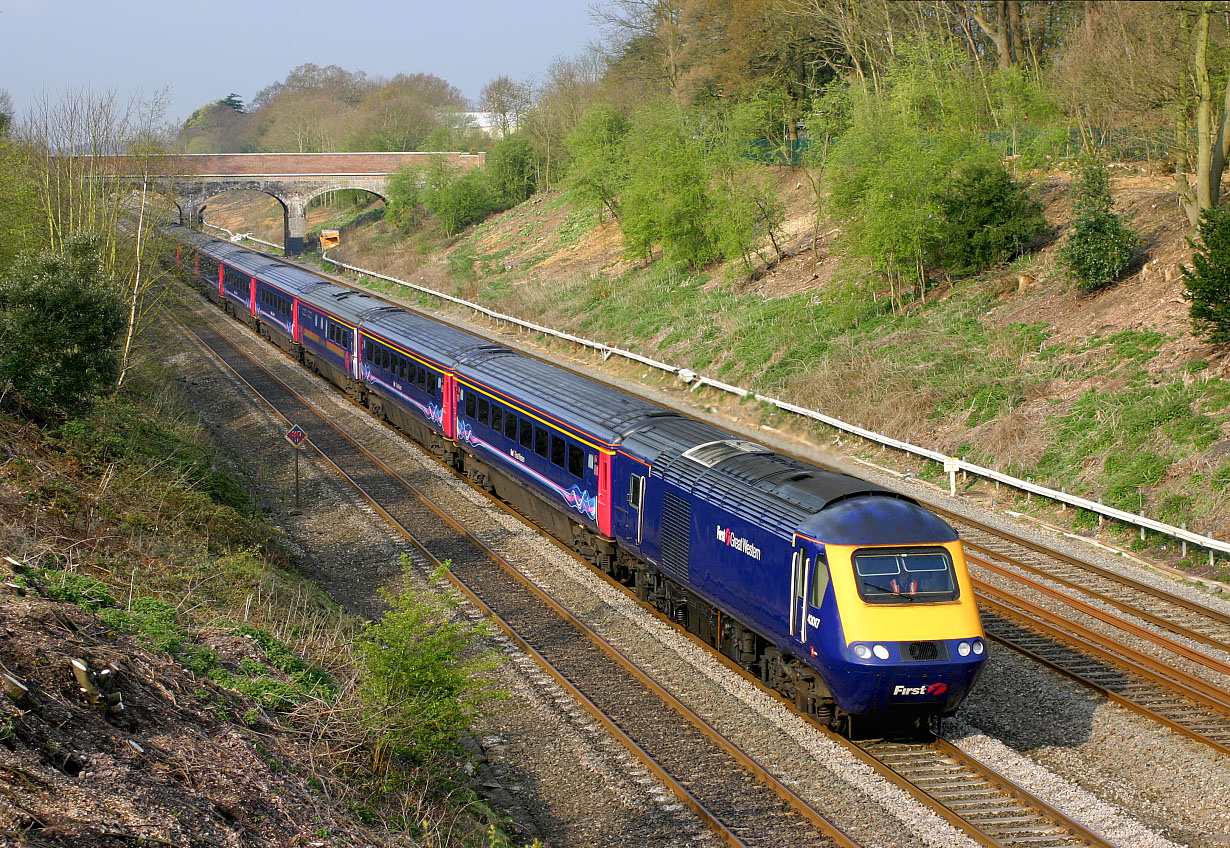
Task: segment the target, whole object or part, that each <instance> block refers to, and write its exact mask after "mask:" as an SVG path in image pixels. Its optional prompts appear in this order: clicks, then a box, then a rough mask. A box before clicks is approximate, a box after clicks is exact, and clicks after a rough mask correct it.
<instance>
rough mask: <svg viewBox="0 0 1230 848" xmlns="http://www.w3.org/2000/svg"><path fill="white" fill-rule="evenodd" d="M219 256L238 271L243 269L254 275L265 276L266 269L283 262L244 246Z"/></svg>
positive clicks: (279, 265)
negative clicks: (236, 250)
mask: <svg viewBox="0 0 1230 848" xmlns="http://www.w3.org/2000/svg"><path fill="white" fill-rule="evenodd" d="M236 246H237V245H236ZM218 258H220V259H221V260H222V261H223V262H224V263H226V265H227V266H228V267H231V268H234V269H235V270H236V271H243V272H244V273H245V274H248V275H249V276H252V277H263V276H264V275H265V272H266V271H270V270H272V269H274V268H278V267H281V266H282V263H281V262H279V261H278V260H277V259H274V258H273V257H272V256H266V255H264V254H263V253H253V252H252V251H250V250H246V249H244V248H242V247H241V248H239V250H238V252H235V253H229V254H227V255H225V256H219V257H218Z"/></svg>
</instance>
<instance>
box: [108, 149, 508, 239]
mask: <svg viewBox="0 0 1230 848" xmlns="http://www.w3.org/2000/svg"><path fill="white" fill-rule="evenodd" d="M441 158H443V159H445V160H446V161H447V162H448V163H449V164H451V165H454V166H457V167H461V168H466V169H468V168H471V167H474V166H475V165H481V164H483V162H484V161H485V160H486V154H484V153H420V152H404V153H402V152H399V153H171V154H162V155H153V156H101V157H96V159H95V163H96V166H97V168H98V170H99V171H101V172H103V173H105V174H110V175H111V176H112V177H114V178H117V179H126V178H131V177H135V176H150V177H155V178H157V179H158V181H160V182H162V181H165V182H166V184H167V193H168V194H169V195H171V197H172V198H173V199H174V200H175V203H176V205H177V206H178V207H179V211H180V220H181V222H183V223H185V224H189V225H192V226H197V225H198V224H200V223H201V221H202V215H203V213H204V209H205V204H206V202H207V201H208V200H209V199H210V198H212V197H215V196H216V195H219V194H221V193H223V192H225V191H236V190H250V191H261V192H264V193H265V194H268V195H271V196H272V197H274V198H275V199H276V200H277V201H278V202H279V203H281V204H282V208H283V210H284V213H285V219H284V232H285V235H284V241H283V246H284V250H285V252H286V254H287V255H288V256H293V255H297V254H300V253H302V252H303V247H304V238H305V236H306V235H307V216H306V210H307V205H308V204H309V203H310V202H311V201H312V199H313V198H315V197H318V196H319V195H321V194H325V193H326V192H330V191H339V190H342V189H361V190H363V191H370V192H371V193H372V194H375V195H378V196H380V197H381V198H384V197H386V196H387V190H388V177H389V175H390V174H392V173H393V172H394V171H396V170H397V169H398V168H400V167H403V166H405V165H412V166H413V165H418V164H426V163H427V162H429V161H431V160H432V159H441Z"/></svg>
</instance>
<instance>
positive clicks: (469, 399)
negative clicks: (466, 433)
mask: <svg viewBox="0 0 1230 848" xmlns="http://www.w3.org/2000/svg"><path fill="white" fill-rule="evenodd" d="M465 393H466V415H468V416H470V417H471V418H477V417H478V398H476V397H475V396H474V392H472V391H470V390H469V389H466V390H465Z"/></svg>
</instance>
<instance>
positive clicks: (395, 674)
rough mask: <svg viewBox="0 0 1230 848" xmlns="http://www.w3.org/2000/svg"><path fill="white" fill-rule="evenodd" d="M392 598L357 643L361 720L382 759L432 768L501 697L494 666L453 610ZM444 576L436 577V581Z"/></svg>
mask: <svg viewBox="0 0 1230 848" xmlns="http://www.w3.org/2000/svg"><path fill="white" fill-rule="evenodd" d="M403 569H404V571H405V574H406V583H407V588H406V589H404V590H403V591H401V592H400V593H398V594H395V595H394V594H389V593H385V595H384V598H385V601H386V602H387V603H388V605H389V607H388V609H387V610H386V612H385V614H384V616H383V618H382V619H381V620H380V621H378V622H375V623H374V624H372V625H370V626H369V627H368V629H367V630H366V631H365V632H364V634H363V635H362V637H361V638H360V639H359V641H358V643H357V646H356V647H357V651H358V656H359V660H360V663H361V665H362V668H363V675H362V677H361V678H360V681H359V691H358V695H359V699H360V701H361V702H362V704H363V713H362V720H363V723H364V724H365V725H366V727H367V729H368V731H369V733H370V734H371V735H372V736H373V737H374V738H375V743H376V748H377V752H378V756H379V758H380V759H382V760H388V759H392V758H404V759H407V760H409V761H412V762H431V761H432V760H435V759H437V758H438V757H439V756H440V755H441V754H442V753H443V752H446V751H450V750H453V749H455V748H456V746H457V740H458V737H459V736H460V734H462V733H464V732H465V731H466V730H468V729H469V726H470V722H471V720H472V719H473V717H474V715H475V714H476V712H477V711H478V709H479V707H480V706H481V705H482V704H484V703H486V702H487V701H489V700H490V699H491V698H493V697H495V696H496V693H495V692H493V690H491V689H490V682H489V681H487V680H486V679H485V677H484V676H485V674H486V673H487V672H488V671H489V670H490V669H491V668H492V667H493V663H494V659H493V658H492V656H490V655H488V654H484V653H481V652H476V648H475V644H474V637H475V635H476V628H475V627H474V626H473V625H469V624H466V623H464V622H462V621H459V620H457V619H456V617H455V615H454V614H453V606H454V604H450V603H449V602H447V601H446V600H443V599H442V598H441V597H440V596H437V595H435V594H431V593H417V592H415V591H414V590H413V589H410V588H409V587H408V585H409V582H410V577H411V572H410V567H409V564H408V558H403ZM438 577H439V575H437V578H438Z"/></svg>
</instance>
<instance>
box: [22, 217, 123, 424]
mask: <svg viewBox="0 0 1230 848" xmlns="http://www.w3.org/2000/svg"><path fill="white" fill-rule="evenodd" d="M127 318H128V315H127V311H126V309H125V307H124V301H123V298H122V296H121V295H120V294H119V292H118V291H117V288H116V284H115V281H114V280H113V279H112V278H111V277H109V276H108V275H107V274H106V273H105V272H104V271H103V270H102V263H101V257H100V255H99V242H98V240H97V239H94V238H89V237H76V238H73V239H71V240H70V241H69V242H68V243H67V244H66V245H65V248H64V250H63V251H62V252H57V251H51V250H46V251H43V252H41V253H39V254H37V255H34V256H31V257H25V258H23V259H21V260H19V261H18V262H17V263H15V264H14V266H13V267H12V268H10V269H9V271H8V273H6V274H4V275H3V277H0V382H2V383H4V384H5V385H6V387H8V388H11V389H12V391H14V392H15V393H16V394H17V395H18V396H19V397H20V399H21V401H22V403H23V404H24V405H25V406H26V408H27V409H28V410H29V411H31V412H33V413H35V414H38V415H47V414H49V413H53V412H57V411H60V412H69V413H77V412H81V411H82V410H84V409H85V408H87V407H88V406H89V405H90V403H91V402H92V401H93V400H94V399H95V398H96V397H98V396H99V395H102V394H104V393H106V392H108V391H110V390H111V389H112V387H113V384H114V382H115V380H116V378H117V377H118V376H119V373H120V364H119V352H120V351H119V346H120V342H121V339H122V336H123V332H124V327H125V325H126V323H127Z"/></svg>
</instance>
